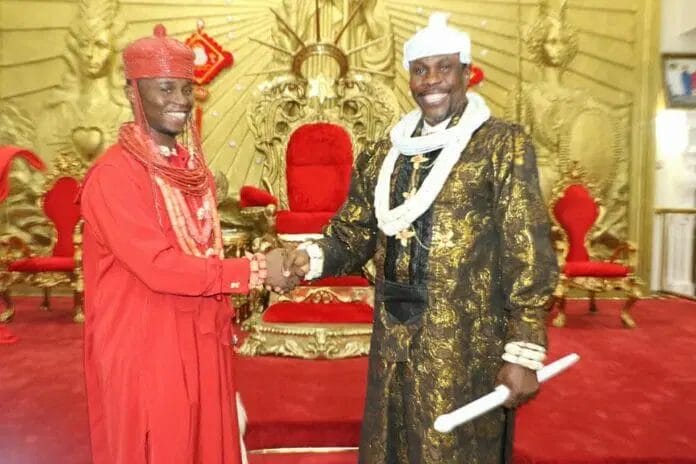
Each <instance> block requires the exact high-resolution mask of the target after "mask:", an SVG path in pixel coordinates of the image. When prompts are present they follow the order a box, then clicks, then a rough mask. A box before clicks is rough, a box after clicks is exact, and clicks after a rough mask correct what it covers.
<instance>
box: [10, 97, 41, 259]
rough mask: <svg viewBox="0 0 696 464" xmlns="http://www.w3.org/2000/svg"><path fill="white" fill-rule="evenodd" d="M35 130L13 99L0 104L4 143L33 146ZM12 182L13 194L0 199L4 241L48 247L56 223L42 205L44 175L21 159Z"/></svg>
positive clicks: (36, 249)
mask: <svg viewBox="0 0 696 464" xmlns="http://www.w3.org/2000/svg"><path fill="white" fill-rule="evenodd" d="M34 134H35V130H34V125H33V123H32V121H31V120H30V119H29V117H28V116H27V115H26V114H24V113H23V112H22V111H21V110H20V109H19V108H16V107H15V106H14V105H11V104H9V103H4V104H3V105H2V107H0V145H15V146H18V147H31V146H32V144H33V140H35V139H34ZM9 182H10V192H9V195H8V197H7V198H6V199H5V201H4V202H2V203H0V241H4V240H5V239H7V238H8V237H17V238H19V239H20V240H21V241H22V242H24V243H30V244H32V247H33V248H34V250H35V251H36V252H39V253H40V252H43V251H46V250H47V249H48V247H49V246H50V245H51V237H52V236H53V227H52V226H51V225H50V224H49V221H48V219H46V217H45V216H44V214H43V211H42V210H41V207H40V200H41V195H42V193H43V190H42V187H43V184H44V175H43V174H42V173H41V172H38V171H36V170H34V169H32V168H30V167H29V166H28V165H27V164H26V163H25V162H24V161H23V160H19V161H15V162H14V163H13V165H12V166H11V169H10V175H9Z"/></svg>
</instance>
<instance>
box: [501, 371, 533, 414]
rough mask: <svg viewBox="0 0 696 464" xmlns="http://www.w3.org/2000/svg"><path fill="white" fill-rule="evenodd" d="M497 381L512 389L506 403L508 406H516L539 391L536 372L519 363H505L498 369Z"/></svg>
mask: <svg viewBox="0 0 696 464" xmlns="http://www.w3.org/2000/svg"><path fill="white" fill-rule="evenodd" d="M496 381H497V382H498V384H499V385H500V384H502V385H505V386H506V387H508V388H509V389H510V397H509V398H508V399H507V401H506V402H505V404H504V406H505V407H506V408H516V407H518V406H520V405H522V404H524V403H526V402H527V401H529V400H531V399H532V398H534V397H535V396H536V395H537V393H538V392H539V381H538V380H537V376H536V372H535V371H533V370H531V369H527V368H526V367H523V366H520V365H519V364H515V363H505V364H504V365H503V367H501V368H500V371H498V376H497V378H496Z"/></svg>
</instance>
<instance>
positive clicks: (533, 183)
mask: <svg viewBox="0 0 696 464" xmlns="http://www.w3.org/2000/svg"><path fill="white" fill-rule="evenodd" d="M421 128H422V122H421V123H420V124H419V126H418V128H417V129H416V133H420V132H419V131H420V130H421ZM389 147H390V146H389V142H387V141H382V142H378V143H376V144H374V145H373V146H372V147H370V148H369V149H368V150H367V151H366V152H365V153H363V154H361V155H360V156H359V158H358V160H357V162H356V167H355V172H354V173H353V179H352V183H351V189H350V193H349V197H348V199H347V201H346V203H345V204H344V206H343V207H342V209H341V210H340V211H339V212H338V213H337V215H336V216H335V217H334V218H333V219H332V221H331V223H330V225H329V226H328V228H327V229H326V238H325V239H323V240H321V241H320V242H319V244H320V246H321V247H322V249H323V250H324V256H325V261H324V275H336V274H347V273H351V272H355V271H356V270H359V269H360V267H361V266H362V265H363V264H364V263H365V262H366V261H368V260H369V259H370V258H371V257H373V256H374V262H375V265H376V268H377V273H376V283H375V288H376V294H375V319H374V332H373V336H372V342H371V351H370V367H369V374H368V376H369V379H368V392H367V400H366V404H365V415H364V418H363V426H362V438H361V444H360V462H361V463H364V464H381V463H389V464H391V463H399V464H401V463H404V464H406V463H408V464H430V463H432V464H435V463H437V464H443V463H457V464H463V463H472V464H473V463H477V464H484V463H491V464H492V463H500V462H505V461H506V460H507V459H508V456H509V445H510V443H511V433H510V432H511V430H512V428H511V427H510V422H511V421H510V418H511V417H512V416H511V415H507V414H506V412H505V411H504V410H503V409H498V410H495V411H492V412H490V413H489V414H487V415H485V416H483V417H481V418H478V419H476V420H474V421H472V422H470V423H468V424H465V425H463V426H461V427H459V428H458V429H455V431H454V432H453V433H450V434H442V433H439V432H437V431H435V430H434V429H433V423H434V421H435V418H436V417H437V416H438V415H440V414H443V413H446V412H449V411H452V410H453V409H455V408H457V407H460V406H462V405H464V404H466V403H468V402H470V401H472V400H474V399H476V398H478V397H479V396H482V395H484V394H486V393H489V392H490V391H491V390H492V389H493V388H494V387H495V377H496V374H497V372H498V370H499V368H500V367H501V365H502V360H501V355H502V353H503V351H504V348H503V347H504V345H505V343H506V342H510V341H527V342H532V343H536V344H539V345H543V346H545V345H546V335H545V329H544V315H545V312H546V310H547V307H548V302H549V300H550V296H551V294H552V292H553V289H554V287H555V284H556V278H557V264H556V259H555V255H554V253H553V250H552V247H551V243H550V239H549V221H548V215H547V212H546V209H545V206H544V203H543V201H542V198H541V193H540V190H539V181H538V174H537V168H536V161H535V155H534V149H533V147H532V144H531V142H530V140H529V138H528V137H527V136H526V135H525V134H524V132H523V131H522V129H521V128H520V127H519V126H515V125H512V124H509V123H506V122H503V121H501V120H497V119H495V118H491V119H490V120H488V121H487V122H486V123H484V124H483V125H482V126H481V127H480V128H479V129H478V130H477V131H476V132H475V133H474V135H473V137H472V138H471V141H470V142H469V144H468V146H467V147H466V149H465V151H464V152H463V153H462V156H461V158H460V160H459V161H458V163H457V164H456V165H455V166H454V168H453V170H452V172H451V173H450V175H449V178H448V180H447V182H446V183H445V185H444V187H443V189H442V191H441V192H440V194H439V196H438V197H437V199H436V200H435V202H434V203H433V205H432V206H431V208H430V209H429V210H428V211H427V212H426V213H425V214H423V215H422V216H421V217H420V218H418V219H417V220H416V221H415V223H414V224H413V227H412V229H411V230H412V231H413V232H415V235H414V236H413V237H411V238H408V239H404V240H403V241H402V240H400V239H399V238H398V237H396V238H395V237H392V238H387V237H386V236H385V235H384V234H383V233H382V232H381V231H379V229H378V228H377V221H376V219H375V214H374V206H373V204H374V191H375V185H376V183H377V176H378V173H379V170H380V167H381V165H382V162H383V160H384V158H385V156H386V154H387V151H388V150H389ZM437 155H438V153H437V152H434V153H429V154H426V157H425V158H427V159H426V160H422V162H421V163H420V164H419V165H418V167H417V168H416V167H415V164H414V163H413V162H412V161H411V160H410V159H409V158H408V157H405V156H401V157H400V158H399V160H398V161H397V164H396V168H395V170H394V174H393V176H392V190H391V207H394V206H395V205H398V204H400V203H401V202H402V201H403V198H404V197H405V195H407V194H408V193H407V192H409V191H411V190H413V188H414V187H417V186H419V185H420V184H421V183H422V180H423V178H424V177H425V175H427V173H428V172H429V168H430V167H431V165H432V161H433V160H434V159H435V157H436V156H437ZM385 282H391V283H392V284H394V283H396V285H401V286H402V288H403V289H404V290H405V291H406V290H412V289H416V290H418V289H420V290H421V293H422V294H424V295H421V296H424V300H423V301H422V302H423V303H424V304H423V306H424V311H423V312H422V314H421V315H420V316H418V317H415V318H410V319H408V320H405V322H403V323H402V322H401V321H400V320H399V319H397V318H396V317H394V316H393V315H392V313H391V312H388V311H387V310H386V309H385V308H386V307H391V306H389V304H385ZM415 293H416V294H418V291H416V292H415ZM392 296H393V295H392ZM387 300H388V301H390V300H389V298H387ZM506 416H508V417H506Z"/></svg>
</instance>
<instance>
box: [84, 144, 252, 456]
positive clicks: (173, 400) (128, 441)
mask: <svg viewBox="0 0 696 464" xmlns="http://www.w3.org/2000/svg"><path fill="white" fill-rule="evenodd" d="M154 195H157V198H158V206H157V207H156V205H155V197H154ZM81 202H82V211H83V216H84V220H85V227H84V238H83V240H84V242H83V246H84V252H83V255H84V259H83V261H84V278H85V313H86V321H85V376H86V381H87V400H88V407H89V421H90V429H91V442H92V456H93V463H94V464H141V463H142V464H144V463H150V464H178V463H181V464H223V463H224V464H238V463H239V462H240V460H241V457H240V451H239V432H238V423H237V410H236V404H235V388H234V381H233V377H232V375H233V370H232V360H233V350H232V348H231V346H230V341H231V336H232V334H231V330H230V324H231V317H232V314H233V313H232V309H231V306H230V304H229V298H227V297H224V294H229V293H246V292H247V291H248V282H249V273H250V269H249V262H248V260H246V259H244V258H242V259H225V260H220V259H214V258H199V257H194V256H189V255H186V254H184V253H183V252H182V251H181V250H180V248H179V246H178V245H177V241H176V237H175V235H174V232H173V230H172V228H171V224H170V222H169V218H168V216H167V211H166V209H165V207H164V204H163V203H162V199H161V195H160V193H159V189H158V188H157V187H156V185H155V184H154V182H153V181H152V179H151V177H150V175H149V174H148V172H147V170H146V169H145V167H144V166H143V165H141V164H140V163H139V162H138V161H137V160H135V159H134V158H132V157H131V156H130V155H129V154H128V153H127V152H126V151H125V150H124V149H122V148H121V147H120V146H119V145H114V146H112V147H111V148H110V149H109V150H108V151H107V152H106V153H105V154H104V155H103V156H102V157H101V158H100V159H99V161H98V162H97V163H96V165H95V166H94V167H93V168H92V170H91V171H90V173H89V175H88V176H87V179H86V181H85V185H84V188H83V194H82V200H81ZM158 211H159V212H158ZM158 216H159V220H160V221H161V222H162V224H163V227H161V226H160V223H159V221H158Z"/></svg>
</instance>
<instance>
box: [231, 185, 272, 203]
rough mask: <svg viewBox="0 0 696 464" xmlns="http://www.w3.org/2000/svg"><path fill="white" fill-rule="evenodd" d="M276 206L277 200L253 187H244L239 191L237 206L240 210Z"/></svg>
mask: <svg viewBox="0 0 696 464" xmlns="http://www.w3.org/2000/svg"><path fill="white" fill-rule="evenodd" d="M268 205H276V206H278V199H277V198H276V197H274V196H273V195H271V194H270V193H268V192H267V191H265V190H262V189H260V188H258V187H254V186H253V185H245V186H243V187H242V188H241V189H239V206H240V208H248V207H251V206H268Z"/></svg>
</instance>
